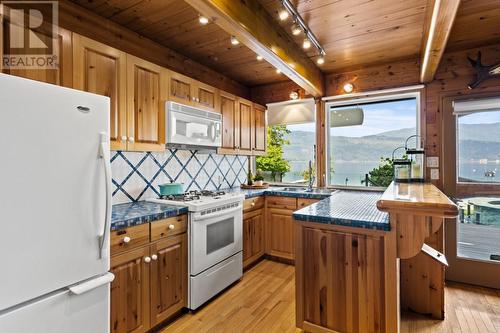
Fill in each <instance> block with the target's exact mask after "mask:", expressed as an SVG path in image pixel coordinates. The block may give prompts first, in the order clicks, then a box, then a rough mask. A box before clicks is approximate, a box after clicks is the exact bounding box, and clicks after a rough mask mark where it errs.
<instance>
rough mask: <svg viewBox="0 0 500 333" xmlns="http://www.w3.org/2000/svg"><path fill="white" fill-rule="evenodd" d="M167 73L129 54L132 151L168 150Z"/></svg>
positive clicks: (129, 104)
mask: <svg viewBox="0 0 500 333" xmlns="http://www.w3.org/2000/svg"><path fill="white" fill-rule="evenodd" d="M166 76H167V74H166V71H165V70H164V69H163V68H162V67H160V66H157V65H155V64H152V63H150V62H147V61H145V60H142V59H139V58H136V57H134V56H131V55H127V110H128V111H127V112H128V113H127V128H128V131H127V133H128V137H129V143H128V150H135V151H164V150H165V101H166V99H167V96H166V95H167V91H168V89H167V87H166V85H167V84H168V79H167V77H166Z"/></svg>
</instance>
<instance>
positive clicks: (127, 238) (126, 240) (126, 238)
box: [123, 236, 131, 243]
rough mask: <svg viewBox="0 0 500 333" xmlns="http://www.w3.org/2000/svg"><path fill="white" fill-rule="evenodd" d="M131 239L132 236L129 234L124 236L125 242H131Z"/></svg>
mask: <svg viewBox="0 0 500 333" xmlns="http://www.w3.org/2000/svg"><path fill="white" fill-rule="evenodd" d="M130 240H131V239H130V237H129V236H125V237H123V242H124V243H129V242H130Z"/></svg>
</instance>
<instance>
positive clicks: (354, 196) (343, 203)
mask: <svg viewBox="0 0 500 333" xmlns="http://www.w3.org/2000/svg"><path fill="white" fill-rule="evenodd" d="M381 196H382V192H373V191H355V190H353V191H347V190H342V191H336V192H334V193H332V195H331V196H330V197H328V198H326V199H323V200H321V201H319V202H317V203H315V204H312V205H310V206H308V207H305V208H302V209H300V210H298V211H296V212H294V213H293V217H294V219H295V220H298V221H307V222H318V223H326V224H334V225H341V226H347V227H356V228H365V229H376V230H383V231H389V230H390V223H389V215H388V214H387V213H384V212H381V211H379V210H378V209H377V200H379V199H380V197H381Z"/></svg>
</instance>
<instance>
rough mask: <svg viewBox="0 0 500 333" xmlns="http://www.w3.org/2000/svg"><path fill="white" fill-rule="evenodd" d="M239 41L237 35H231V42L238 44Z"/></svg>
mask: <svg viewBox="0 0 500 333" xmlns="http://www.w3.org/2000/svg"><path fill="white" fill-rule="evenodd" d="M239 43H240V41H239V40H238V39H237V38H236V37H234V36H231V44H233V45H238V44H239Z"/></svg>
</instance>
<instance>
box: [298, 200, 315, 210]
mask: <svg viewBox="0 0 500 333" xmlns="http://www.w3.org/2000/svg"><path fill="white" fill-rule="evenodd" d="M318 201H319V200H318V199H305V198H298V199H297V207H298V208H299V209H300V208H304V207H307V206H310V205H312V204H313V203H316V202H318Z"/></svg>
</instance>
